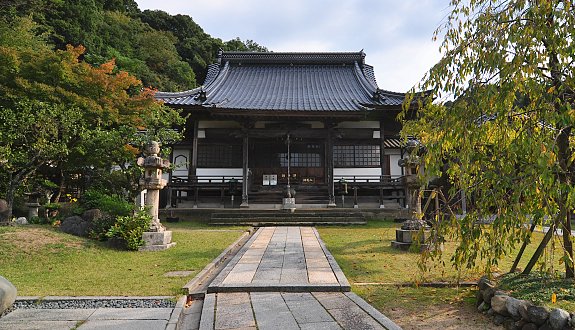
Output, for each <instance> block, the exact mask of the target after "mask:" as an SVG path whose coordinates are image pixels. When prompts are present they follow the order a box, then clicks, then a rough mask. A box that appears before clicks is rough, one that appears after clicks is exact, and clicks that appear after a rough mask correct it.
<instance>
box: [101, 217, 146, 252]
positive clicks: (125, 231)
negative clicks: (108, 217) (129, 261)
mask: <svg viewBox="0 0 575 330" xmlns="http://www.w3.org/2000/svg"><path fill="white" fill-rule="evenodd" d="M151 223H152V216H151V215H149V214H148V213H147V212H146V211H139V212H137V213H136V214H134V215H132V216H122V217H118V218H117V219H116V223H115V224H114V225H113V226H112V227H111V228H110V230H108V233H107V234H106V236H107V237H108V238H112V237H116V238H120V239H122V240H124V241H125V242H126V246H127V247H128V250H138V248H139V247H141V246H143V245H144V240H143V239H142V234H143V233H144V232H145V231H146V230H148V229H149V228H150V224H151Z"/></svg>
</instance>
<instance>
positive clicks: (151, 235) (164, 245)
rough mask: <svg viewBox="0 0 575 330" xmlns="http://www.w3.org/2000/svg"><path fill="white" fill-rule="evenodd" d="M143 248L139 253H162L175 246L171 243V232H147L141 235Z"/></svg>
mask: <svg viewBox="0 0 575 330" xmlns="http://www.w3.org/2000/svg"><path fill="white" fill-rule="evenodd" d="M142 238H143V239H144V246H142V247H141V248H140V249H139V251H162V250H166V249H169V248H171V247H173V246H175V245H176V243H173V242H172V232H171V231H170V230H166V231H161V232H151V231H147V232H145V233H143V234H142Z"/></svg>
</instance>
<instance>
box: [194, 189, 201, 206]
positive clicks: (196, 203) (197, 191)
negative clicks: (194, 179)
mask: <svg viewBox="0 0 575 330" xmlns="http://www.w3.org/2000/svg"><path fill="white" fill-rule="evenodd" d="M196 184H197V183H196ZM199 193H200V189H199V188H198V186H196V189H195V191H194V206H193V207H194V208H195V209H197V208H198V194H199Z"/></svg>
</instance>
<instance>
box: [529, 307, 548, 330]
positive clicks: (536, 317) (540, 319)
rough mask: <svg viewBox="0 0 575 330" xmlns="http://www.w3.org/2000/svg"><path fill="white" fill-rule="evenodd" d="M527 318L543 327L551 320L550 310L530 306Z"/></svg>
mask: <svg viewBox="0 0 575 330" xmlns="http://www.w3.org/2000/svg"><path fill="white" fill-rule="evenodd" d="M527 316H528V320H529V321H530V322H533V323H535V324H537V325H538V326H542V325H543V324H544V323H545V321H547V319H548V318H549V309H548V308H547V307H544V306H529V307H528V308H527Z"/></svg>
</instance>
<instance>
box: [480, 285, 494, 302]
mask: <svg viewBox="0 0 575 330" xmlns="http://www.w3.org/2000/svg"><path fill="white" fill-rule="evenodd" d="M481 293H482V295H483V301H486V302H488V303H491V298H493V296H495V288H486V289H485V290H482V291H481Z"/></svg>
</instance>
